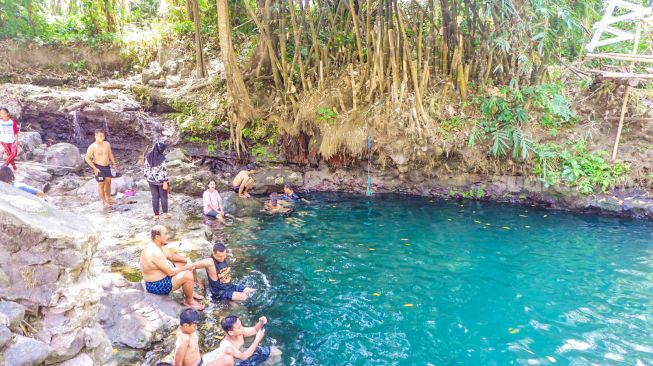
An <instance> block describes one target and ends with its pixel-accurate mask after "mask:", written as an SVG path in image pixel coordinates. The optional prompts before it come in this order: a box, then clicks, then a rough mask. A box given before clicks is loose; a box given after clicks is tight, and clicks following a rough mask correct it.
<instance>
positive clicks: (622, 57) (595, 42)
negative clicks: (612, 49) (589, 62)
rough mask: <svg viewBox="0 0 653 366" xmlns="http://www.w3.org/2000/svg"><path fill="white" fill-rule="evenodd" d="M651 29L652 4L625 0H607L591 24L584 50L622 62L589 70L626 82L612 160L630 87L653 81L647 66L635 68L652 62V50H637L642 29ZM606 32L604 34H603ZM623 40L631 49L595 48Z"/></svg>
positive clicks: (598, 57) (652, 27) (599, 56)
mask: <svg viewBox="0 0 653 366" xmlns="http://www.w3.org/2000/svg"><path fill="white" fill-rule="evenodd" d="M627 24H628V25H632V24H634V32H633V31H632V30H627V29H628V28H632V26H630V27H626V25H627ZM651 30H653V7H644V6H641V5H639V4H635V3H633V2H630V1H626V0H609V2H608V5H607V7H606V9H605V13H604V14H603V18H602V19H601V20H600V21H599V22H597V23H596V24H594V35H593V37H592V40H591V41H590V43H588V44H587V46H585V50H586V51H587V52H588V53H587V57H588V58H593V59H608V60H614V61H618V62H619V63H621V64H622V66H623V68H622V70H621V71H619V72H615V71H604V70H590V71H592V72H596V73H598V75H599V77H600V78H604V79H618V80H621V81H622V82H624V83H625V85H626V90H625V93H624V99H623V103H622V105H621V114H620V117H619V128H618V129H617V136H616V138H615V141H614V147H613V149H612V160H615V159H616V158H617V151H618V149H619V140H620V139H621V130H622V129H623V124H624V119H625V116H626V110H627V106H628V99H629V97H630V93H631V90H632V88H633V87H635V86H637V85H638V84H639V82H640V81H642V80H651V81H653V70H651V69H650V68H647V69H646V70H649V72H648V73H641V72H637V69H636V68H635V66H637V65H638V64H653V53H652V54H640V53H638V48H639V43H640V39H641V36H642V33H644V34H646V33H647V32H649V31H651ZM605 35H607V37H604V36H605ZM622 42H632V52H630V53H605V52H598V51H597V49H600V48H601V47H604V46H608V45H614V44H617V43H622ZM649 50H650V48H649ZM624 62H627V64H626V65H624V64H623V63H624Z"/></svg>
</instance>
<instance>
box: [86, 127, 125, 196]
mask: <svg viewBox="0 0 653 366" xmlns="http://www.w3.org/2000/svg"><path fill="white" fill-rule="evenodd" d="M104 138H105V134H104V131H103V130H95V142H94V143H92V144H91V146H89V147H88V150H86V164H88V165H89V166H90V167H91V169H93V174H94V175H95V180H96V181H97V182H98V194H99V195H100V201H102V204H103V205H104V207H105V208H107V207H110V206H111V204H112V203H114V202H115V201H113V200H112V199H111V178H112V177H113V174H112V173H111V168H110V167H109V163H111V166H113V169H114V170H117V169H118V163H116V158H115V157H114V156H113V151H111V144H110V143H109V142H108V141H104Z"/></svg>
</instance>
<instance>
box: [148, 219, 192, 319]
mask: <svg viewBox="0 0 653 366" xmlns="http://www.w3.org/2000/svg"><path fill="white" fill-rule="evenodd" d="M150 237H151V238H152V241H151V242H149V243H147V246H146V247H145V249H143V252H142V253H141V260H140V264H141V272H143V280H145V289H146V290H147V292H149V293H151V294H155V295H168V294H170V292H172V291H175V290H177V289H178V288H180V287H181V288H182V289H183V291H184V305H186V306H190V307H192V308H193V309H197V310H202V309H204V305H202V304H200V303H199V302H197V301H196V300H195V299H199V300H201V299H203V297H202V296H200V295H198V294H194V293H193V286H194V282H195V276H194V274H193V271H194V270H195V265H194V264H193V263H192V262H191V261H190V260H189V259H187V258H186V257H184V256H183V255H180V254H176V253H173V252H172V251H171V250H169V249H167V248H165V245H166V244H168V242H169V241H170V235H169V234H168V229H167V228H166V227H165V226H162V225H156V226H154V227H153V228H152V231H151V232H150Z"/></svg>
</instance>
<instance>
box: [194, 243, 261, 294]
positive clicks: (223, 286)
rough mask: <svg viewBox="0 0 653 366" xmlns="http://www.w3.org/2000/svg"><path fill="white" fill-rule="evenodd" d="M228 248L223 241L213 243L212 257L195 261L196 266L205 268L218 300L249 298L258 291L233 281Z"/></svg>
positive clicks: (213, 292) (210, 285)
mask: <svg viewBox="0 0 653 366" xmlns="http://www.w3.org/2000/svg"><path fill="white" fill-rule="evenodd" d="M226 259H227V248H226V247H225V246H224V244H222V243H216V244H215V245H213V254H212V255H211V258H208V259H203V260H201V261H198V262H195V268H205V269H206V274H207V277H208V280H209V289H210V290H211V294H212V295H213V298H214V299H216V300H237V301H243V300H247V295H249V294H251V293H252V292H254V291H256V290H254V289H253V288H250V287H247V286H245V285H237V284H234V283H231V267H229V264H227V261H226Z"/></svg>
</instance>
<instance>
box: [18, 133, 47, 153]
mask: <svg viewBox="0 0 653 366" xmlns="http://www.w3.org/2000/svg"><path fill="white" fill-rule="evenodd" d="M42 143H43V140H42V139H41V134H40V133H38V132H35V131H21V132H20V134H18V145H19V146H20V148H19V149H18V158H19V159H20V160H27V159H30V158H31V157H32V152H33V151H34V150H35V149H37V148H38V147H40V146H41V144H42Z"/></svg>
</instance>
